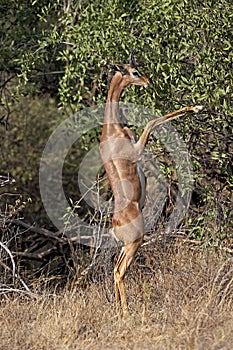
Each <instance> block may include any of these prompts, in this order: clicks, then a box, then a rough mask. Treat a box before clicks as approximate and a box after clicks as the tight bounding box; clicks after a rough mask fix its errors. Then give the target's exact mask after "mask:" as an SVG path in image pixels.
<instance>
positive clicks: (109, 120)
mask: <svg viewBox="0 0 233 350" xmlns="http://www.w3.org/2000/svg"><path fill="white" fill-rule="evenodd" d="M124 87H125V86H124V82H123V77H122V74H121V73H120V72H117V73H116V74H115V75H114V77H113V78H112V81H111V84H110V88H109V91H108V96H107V102H106V107H105V113H104V124H105V126H107V125H109V124H119V126H120V127H121V125H120V120H119V111H118V103H119V99H120V96H121V93H122V91H123V90H124Z"/></svg>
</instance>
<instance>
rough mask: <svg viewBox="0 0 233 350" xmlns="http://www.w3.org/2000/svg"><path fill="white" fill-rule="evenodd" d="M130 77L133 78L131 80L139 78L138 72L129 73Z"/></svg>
mask: <svg viewBox="0 0 233 350" xmlns="http://www.w3.org/2000/svg"><path fill="white" fill-rule="evenodd" d="M131 75H132V76H133V78H139V77H140V76H141V75H140V73H139V72H138V71H134V72H131Z"/></svg>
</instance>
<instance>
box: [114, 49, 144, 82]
mask: <svg viewBox="0 0 233 350" xmlns="http://www.w3.org/2000/svg"><path fill="white" fill-rule="evenodd" d="M111 68H112V69H114V70H115V71H116V72H117V73H118V74H119V73H120V74H121V75H122V80H123V82H124V85H125V86H127V85H129V84H133V85H139V86H144V87H147V86H148V84H149V79H148V78H147V77H146V76H145V75H144V74H143V73H141V72H140V71H139V70H138V68H137V64H136V61H135V58H134V50H133V51H132V52H131V54H130V57H129V64H113V65H111Z"/></svg>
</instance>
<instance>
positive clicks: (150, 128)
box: [135, 106, 204, 157]
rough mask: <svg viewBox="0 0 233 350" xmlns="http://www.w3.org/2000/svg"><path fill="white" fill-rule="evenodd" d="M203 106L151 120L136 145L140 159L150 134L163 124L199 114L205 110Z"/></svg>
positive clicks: (186, 108)
mask: <svg viewBox="0 0 233 350" xmlns="http://www.w3.org/2000/svg"><path fill="white" fill-rule="evenodd" d="M203 108H204V107H203V106H194V107H184V108H182V109H179V110H177V111H175V112H172V113H169V114H166V115H164V116H162V117H159V118H156V119H153V120H150V121H149V122H148V123H147V125H146V127H145V129H144V131H143V133H142V135H141V137H140V139H139V140H138V142H137V143H136V144H135V148H136V151H137V153H138V157H140V155H141V154H142V152H143V150H144V148H145V145H146V143H147V141H148V138H149V136H150V133H151V132H152V131H153V130H154V129H155V128H156V127H157V126H159V125H162V124H165V123H167V122H169V121H171V120H173V119H177V118H179V117H182V116H184V115H186V114H189V113H199V112H200V111H202V110H203Z"/></svg>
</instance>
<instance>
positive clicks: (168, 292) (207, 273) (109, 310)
mask: <svg viewBox="0 0 233 350" xmlns="http://www.w3.org/2000/svg"><path fill="white" fill-rule="evenodd" d="M103 268H104V267H103ZM100 271H101V269H100ZM125 285H126V292H127V295H128V300H129V306H130V310H131V315H130V316H129V317H127V318H124V319H121V320H119V319H118V318H117V316H116V314H115V305H114V295H113V279H112V275H107V274H106V275H104V276H102V278H99V279H98V276H96V280H95V281H94V280H93V281H92V282H90V283H89V284H88V285H87V286H86V287H85V288H83V287H82V288H81V287H80V286H79V285H75V284H74V283H73V287H72V288H71V287H69V286H68V285H67V286H66V288H65V289H63V290H62V291H56V290H52V291H51V290H50V291H48V290H47V291H45V292H44V293H43V295H41V294H39V293H36V290H35V293H36V294H34V295H36V296H34V298H29V297H26V296H22V295H12V294H4V295H3V297H2V300H1V308H0V327H1V335H0V349H4V350H16V349H24V350H27V349H28V350H29V349H30V350H42V349H43V350H44V349H49V350H66V349H69V350H73V349H99V350H100V349H101V350H102V349H205V350H208V349H211V350H213V349H215V350H220V349H221V350H222V349H224V350H227V349H229V350H230V349H231V348H232V344H233V313H232V304H233V265H232V258H229V256H228V257H227V256H225V255H224V254H222V253H221V254H219V253H216V252H208V251H200V250H197V249H193V250H191V249H189V248H187V247H185V246H184V245H180V244H178V245H175V246H174V245H169V246H167V245H166V246H165V245H164V246H163V245H160V246H159V245H154V246H152V245H148V246H145V247H143V248H142V249H141V250H140V251H139V253H138V255H137V259H136V262H135V263H134V264H133V266H132V268H131V269H130V272H129V274H128V275H127V277H126V279H125Z"/></svg>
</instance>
